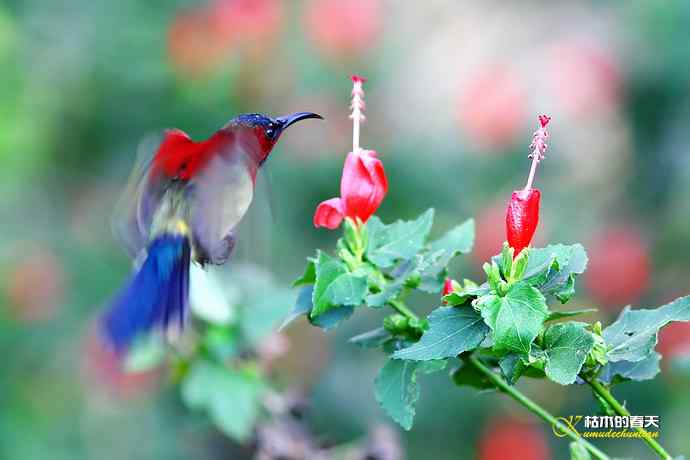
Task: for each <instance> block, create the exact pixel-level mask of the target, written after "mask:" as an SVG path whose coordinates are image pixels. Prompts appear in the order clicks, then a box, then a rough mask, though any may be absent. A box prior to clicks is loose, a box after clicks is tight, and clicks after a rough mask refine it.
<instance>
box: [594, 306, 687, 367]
mask: <svg viewBox="0 0 690 460" xmlns="http://www.w3.org/2000/svg"><path fill="white" fill-rule="evenodd" d="M671 321H690V296H687V297H681V298H679V299H676V300H674V301H673V302H671V303H668V304H666V305H664V306H661V307H659V308H656V309H652V310H631V309H630V307H626V308H624V309H623V311H622V312H621V314H620V316H619V317H618V319H617V320H616V321H615V322H614V323H613V324H611V325H610V326H609V327H607V328H606V329H604V331H603V336H604V340H605V341H606V345H607V347H608V352H607V353H606V356H607V357H608V359H609V361H612V362H616V361H631V362H637V361H642V360H643V359H646V358H647V357H648V356H649V355H650V354H651V353H652V351H653V350H654V347H655V346H656V343H657V340H658V338H657V335H658V333H659V329H661V328H662V327H664V326H665V325H667V324H668V323H670V322H671Z"/></svg>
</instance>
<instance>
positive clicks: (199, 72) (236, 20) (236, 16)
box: [168, 0, 283, 78]
mask: <svg viewBox="0 0 690 460" xmlns="http://www.w3.org/2000/svg"><path fill="white" fill-rule="evenodd" d="M282 16H283V9H282V3H281V2H280V1H279V0H216V1H214V2H211V3H209V4H208V5H206V6H203V7H199V8H195V9H191V10H185V11H182V12H180V13H179V14H178V15H177V16H176V17H175V19H174V20H173V22H172V24H171V25H170V30H169V31H168V53H169V55H170V58H171V61H172V64H173V66H174V67H175V68H176V69H177V70H178V71H180V72H181V73H182V74H184V75H185V76H187V77H191V78H197V77H203V76H204V75H206V74H208V73H210V72H212V71H214V70H216V69H217V68H218V67H219V66H220V65H221V64H223V63H224V62H225V61H226V60H227V59H229V58H230V56H232V53H233V52H235V51H245V52H246V56H248V57H253V58H256V57H258V56H261V55H263V54H264V53H265V51H266V49H267V48H268V47H270V46H271V45H272V44H273V43H274V42H275V38H276V37H277V36H278V32H279V31H280V25H281V22H282Z"/></svg>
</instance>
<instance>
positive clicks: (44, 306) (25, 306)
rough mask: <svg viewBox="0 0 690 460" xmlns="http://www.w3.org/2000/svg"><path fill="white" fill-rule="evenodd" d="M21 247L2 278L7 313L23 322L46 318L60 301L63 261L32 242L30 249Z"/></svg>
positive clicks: (52, 314)
mask: <svg viewBox="0 0 690 460" xmlns="http://www.w3.org/2000/svg"><path fill="white" fill-rule="evenodd" d="M20 250H21V252H22V254H21V256H20V257H17V262H16V265H15V266H14V267H13V268H12V269H11V270H10V272H9V274H8V276H7V279H6V281H5V282H6V285H5V291H6V293H7V297H8V300H9V312H10V314H11V315H12V316H14V318H16V319H18V320H20V321H24V322H34V321H45V320H49V319H51V318H53V317H55V315H56V313H57V308H58V306H59V305H60V303H61V302H62V301H63V294H64V281H65V280H64V278H65V276H64V269H63V267H62V264H61V262H60V261H59V260H58V258H57V257H56V256H55V254H53V252H52V251H51V250H50V249H48V248H45V247H40V246H38V245H34V244H32V248H31V249H28V250H26V249H20Z"/></svg>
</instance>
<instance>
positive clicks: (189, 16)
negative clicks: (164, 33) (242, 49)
mask: <svg viewBox="0 0 690 460" xmlns="http://www.w3.org/2000/svg"><path fill="white" fill-rule="evenodd" d="M211 24H212V17H211V16H210V15H209V13H208V12H207V11H206V10H204V9H195V10H187V11H182V12H180V13H179V14H178V15H177V16H176V17H175V19H174V20H173V22H172V24H171V25H170V29H169V30H168V54H169V56H170V60H171V61H172V64H173V66H174V67H175V69H176V70H178V71H179V72H181V73H182V74H183V75H185V76H187V77H191V78H198V77H202V76H204V75H206V74H208V73H209V72H211V71H213V70H215V69H216V68H217V67H218V66H219V65H220V64H221V63H222V62H223V59H224V57H225V54H226V52H227V48H226V46H227V44H224V43H223V42H222V41H220V40H218V39H217V37H216V34H215V33H214V28H213V27H211Z"/></svg>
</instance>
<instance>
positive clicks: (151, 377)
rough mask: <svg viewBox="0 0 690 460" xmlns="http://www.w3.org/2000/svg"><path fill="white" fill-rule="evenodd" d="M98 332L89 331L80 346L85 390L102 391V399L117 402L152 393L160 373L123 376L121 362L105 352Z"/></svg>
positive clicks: (137, 373)
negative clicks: (106, 398)
mask: <svg viewBox="0 0 690 460" xmlns="http://www.w3.org/2000/svg"><path fill="white" fill-rule="evenodd" d="M97 329H98V328H97V327H95V326H93V327H91V328H90V330H89V332H88V335H87V336H86V337H85V338H84V341H83V344H82V373H83V374H82V375H83V377H84V380H85V383H86V384H87V385H88V388H89V389H90V390H93V392H94V393H97V394H98V392H99V391H102V392H103V393H104V396H115V397H119V398H133V397H137V396H139V395H143V394H145V393H147V392H149V391H152V390H154V389H155V388H156V386H157V385H158V382H159V381H160V378H161V375H162V370H161V369H160V368H155V369H151V370H148V371H145V372H136V373H134V372H125V371H124V370H123V362H122V358H121V357H120V356H118V355H117V353H115V351H114V350H110V349H108V348H106V346H105V345H104V343H105V342H104V341H103V340H102V338H101V337H99V335H98V332H97Z"/></svg>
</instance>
